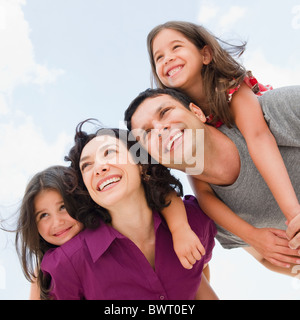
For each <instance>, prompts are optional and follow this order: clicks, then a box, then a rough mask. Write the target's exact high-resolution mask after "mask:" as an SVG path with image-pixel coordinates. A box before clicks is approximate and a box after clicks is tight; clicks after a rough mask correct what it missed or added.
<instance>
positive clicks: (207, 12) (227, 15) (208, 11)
mask: <svg viewBox="0 0 300 320" xmlns="http://www.w3.org/2000/svg"><path fill="white" fill-rule="evenodd" d="M247 10H248V9H247V8H245V7H240V6H231V7H229V8H227V9H226V10H223V8H222V7H221V6H220V5H217V4H215V3H214V2H213V1H206V0H205V1H201V3H200V7H199V11H198V16H197V21H198V22H199V23H200V24H205V25H206V26H207V25H208V24H209V23H210V24H211V25H212V26H213V29H214V30H215V32H218V33H224V32H227V31H230V30H231V29H232V28H233V26H234V25H235V24H236V22H237V21H239V20H240V19H242V18H243V17H244V16H245V14H246V12H247Z"/></svg>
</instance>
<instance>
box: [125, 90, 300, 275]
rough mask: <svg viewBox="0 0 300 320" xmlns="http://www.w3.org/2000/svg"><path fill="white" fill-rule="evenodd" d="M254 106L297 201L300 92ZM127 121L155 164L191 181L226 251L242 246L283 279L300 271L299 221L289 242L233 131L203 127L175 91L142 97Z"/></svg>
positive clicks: (274, 95) (276, 94) (195, 110)
mask: <svg viewBox="0 0 300 320" xmlns="http://www.w3.org/2000/svg"><path fill="white" fill-rule="evenodd" d="M258 99H259V101H260V104H261V106H262V110H263V112H264V114H265V119H266V121H267V123H268V125H269V127H270V130H271V131H272V133H273V135H274V136H275V138H276V141H277V144H278V147H279V149H280V151H281V154H282V157H283V160H284V162H285V165H286V167H287V170H288V172H289V175H290V179H291V181H292V184H293V187H294V189H295V192H296V194H297V197H298V200H299V198H300V169H299V167H300V130H299V128H300V86H295V87H288V88H281V89H276V90H273V91H270V92H267V93H265V94H264V95H263V96H262V97H259V98H258ZM125 121H126V122H127V127H128V129H129V130H132V132H133V134H134V135H135V136H136V137H138V139H139V141H140V143H141V144H142V145H143V146H144V147H145V148H146V149H147V150H148V152H149V153H150V154H151V156H152V157H153V158H154V159H156V160H157V161H159V162H160V163H162V164H164V165H166V166H168V167H170V168H173V169H178V170H181V171H184V172H186V173H187V174H189V179H190V182H191V184H192V186H193V188H194V191H195V194H196V196H197V199H198V201H199V203H200V206H201V207H202V209H203V210H204V211H205V212H206V213H207V214H208V215H209V216H210V217H211V218H212V219H214V220H215V222H216V223H217V225H218V235H217V239H218V240H219V242H220V243H221V245H222V246H223V247H225V248H228V249H229V248H236V247H245V249H246V250H247V251H248V252H250V253H251V254H253V255H254V256H255V257H256V258H257V259H258V260H259V261H260V262H262V263H263V264H264V265H265V266H266V267H268V268H270V269H273V270H276V271H279V272H284V273H287V274H291V269H292V268H293V265H295V264H297V265H299V264H300V259H299V253H298V251H297V250H295V249H296V248H297V247H298V246H299V245H300V239H299V238H300V237H299V234H297V232H298V231H299V229H300V228H299V225H300V218H299V217H300V214H299V217H298V216H296V218H294V219H293V220H292V221H291V222H290V225H289V228H288V229H287V235H288V237H289V239H290V242H288V240H287V239H286V233H285V231H283V230H284V229H286V224H285V220H286V219H285V217H284V215H283V214H282V212H281V211H280V209H279V207H278V205H277V203H276V201H275V199H274V198H273V196H272V194H271V192H270V190H269V189H268V187H267V185H266V183H265V182H264V180H263V178H262V177H261V175H260V174H259V172H258V171H257V169H256V167H255V165H254V164H253V161H252V160H251V158H250V156H249V153H248V150H247V146H246V142H245V140H244V138H243V136H242V135H241V133H240V132H239V131H238V129H237V128H236V127H233V128H231V129H229V128H227V127H226V126H225V125H223V126H221V127H220V128H218V129H216V128H215V127H213V126H210V125H207V124H205V122H206V117H205V115H204V113H203V112H202V110H201V109H200V108H199V107H197V106H195V105H194V104H192V103H190V101H189V99H188V98H187V97H186V96H184V95H183V94H181V93H179V92H178V91H175V90H172V89H152V90H151V89H149V90H146V91H145V92H142V93H141V94H140V95H139V96H138V97H137V98H136V99H135V100H134V101H133V102H132V103H131V104H130V106H129V107H128V109H127V110H126V112H125ZM278 183H280V181H279V182H278ZM215 195H217V198H216V196H215ZM295 235H296V236H295ZM293 236H295V237H294V238H293ZM292 238H293V239H292ZM249 245H250V247H249ZM289 246H290V247H291V248H294V249H291V248H290V247H289Z"/></svg>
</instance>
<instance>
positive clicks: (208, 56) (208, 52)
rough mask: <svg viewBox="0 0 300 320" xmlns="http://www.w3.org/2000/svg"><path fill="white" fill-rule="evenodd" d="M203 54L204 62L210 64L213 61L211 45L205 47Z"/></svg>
mask: <svg viewBox="0 0 300 320" xmlns="http://www.w3.org/2000/svg"><path fill="white" fill-rule="evenodd" d="M201 51H202V55H203V64H205V65H208V64H210V63H211V61H212V58H213V52H212V50H211V47H210V46H208V45H206V46H204V47H203V49H202V50H201Z"/></svg>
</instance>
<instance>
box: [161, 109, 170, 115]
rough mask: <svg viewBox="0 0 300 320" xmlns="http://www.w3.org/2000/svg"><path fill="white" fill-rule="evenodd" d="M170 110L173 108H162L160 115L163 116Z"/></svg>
mask: <svg viewBox="0 0 300 320" xmlns="http://www.w3.org/2000/svg"><path fill="white" fill-rule="evenodd" d="M169 110H171V108H165V109H163V110H161V112H160V116H161V117H163V116H164V115H165V114H166V113H167V112H168V111H169Z"/></svg>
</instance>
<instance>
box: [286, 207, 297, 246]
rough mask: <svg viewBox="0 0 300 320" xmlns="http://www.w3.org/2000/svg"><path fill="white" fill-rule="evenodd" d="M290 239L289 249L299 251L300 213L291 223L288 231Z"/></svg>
mask: <svg viewBox="0 0 300 320" xmlns="http://www.w3.org/2000/svg"><path fill="white" fill-rule="evenodd" d="M286 235H287V238H288V239H289V247H290V248H291V249H299V247H300V212H299V214H297V215H296V216H295V217H294V218H293V219H292V220H291V221H290V222H289V223H288V228H287V230H286Z"/></svg>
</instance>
